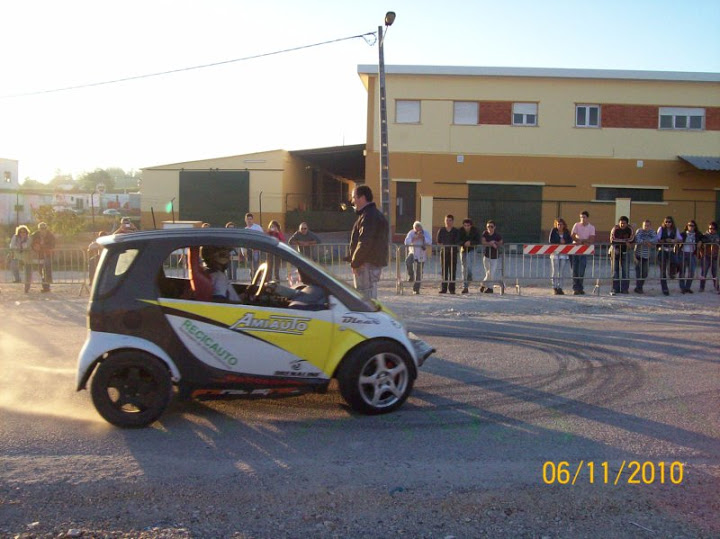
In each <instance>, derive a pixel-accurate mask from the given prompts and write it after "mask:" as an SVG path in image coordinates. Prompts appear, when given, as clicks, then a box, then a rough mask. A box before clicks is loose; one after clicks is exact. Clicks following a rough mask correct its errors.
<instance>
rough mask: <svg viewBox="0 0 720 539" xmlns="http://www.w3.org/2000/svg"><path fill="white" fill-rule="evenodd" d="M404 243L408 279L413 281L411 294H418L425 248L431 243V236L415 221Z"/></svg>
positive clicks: (425, 255) (425, 257)
mask: <svg viewBox="0 0 720 539" xmlns="http://www.w3.org/2000/svg"><path fill="white" fill-rule="evenodd" d="M404 243H405V245H407V246H408V255H407V257H406V258H405V266H406V267H407V272H408V281H410V282H411V283H413V294H419V293H420V283H421V282H422V276H423V267H424V266H425V261H426V260H427V251H426V248H427V247H429V246H430V245H432V237H431V236H430V233H429V232H428V231H427V230H424V229H423V226H422V223H421V222H420V221H415V222H414V223H413V227H412V230H410V232H408V233H407V236H405V242H404Z"/></svg>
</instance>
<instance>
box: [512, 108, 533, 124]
mask: <svg viewBox="0 0 720 539" xmlns="http://www.w3.org/2000/svg"><path fill="white" fill-rule="evenodd" d="M537 107H538V106H537V103H513V110H512V112H513V115H512V118H513V125H537Z"/></svg>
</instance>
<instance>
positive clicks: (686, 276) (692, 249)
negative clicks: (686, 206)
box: [678, 219, 703, 294]
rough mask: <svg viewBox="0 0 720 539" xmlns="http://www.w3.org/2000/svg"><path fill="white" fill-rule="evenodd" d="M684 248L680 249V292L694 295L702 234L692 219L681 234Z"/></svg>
mask: <svg viewBox="0 0 720 539" xmlns="http://www.w3.org/2000/svg"><path fill="white" fill-rule="evenodd" d="M680 237H681V238H682V247H681V248H680V271H679V273H678V277H679V278H680V291H681V292H682V293H683V294H692V290H690V287H691V286H692V282H693V277H695V267H696V265H697V253H698V248H699V247H701V246H702V240H703V237H702V234H701V233H700V231H699V230H698V227H697V223H696V222H695V221H693V220H692V219H690V220H689V221H688V223H687V224H686V225H685V229H684V230H683V231H682V232H681V233H680Z"/></svg>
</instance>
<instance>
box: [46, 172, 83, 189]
mask: <svg viewBox="0 0 720 539" xmlns="http://www.w3.org/2000/svg"><path fill="white" fill-rule="evenodd" d="M48 185H49V186H51V187H56V188H57V187H62V186H65V185H72V186H73V189H77V182H76V181H75V180H73V177H72V174H60V173H59V172H58V173H57V174H55V177H53V179H52V180H50V182H48Z"/></svg>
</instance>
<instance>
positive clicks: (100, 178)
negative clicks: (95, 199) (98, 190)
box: [78, 168, 115, 193]
mask: <svg viewBox="0 0 720 539" xmlns="http://www.w3.org/2000/svg"><path fill="white" fill-rule="evenodd" d="M99 183H102V184H103V185H105V189H106V190H107V191H112V190H113V189H114V188H115V179H114V178H113V177H112V175H111V174H110V173H109V172H108V171H107V170H104V169H102V168H97V169H95V170H94V171H92V172H88V173H86V174H83V175H82V176H80V178H79V179H78V185H79V187H80V189H81V190H82V191H86V192H88V193H92V192H94V191H95V187H96V186H97V184H99Z"/></svg>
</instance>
